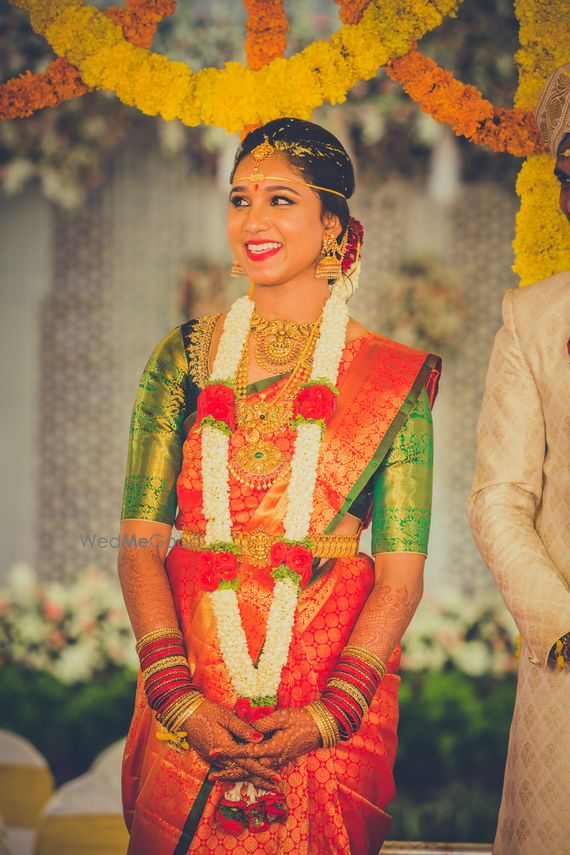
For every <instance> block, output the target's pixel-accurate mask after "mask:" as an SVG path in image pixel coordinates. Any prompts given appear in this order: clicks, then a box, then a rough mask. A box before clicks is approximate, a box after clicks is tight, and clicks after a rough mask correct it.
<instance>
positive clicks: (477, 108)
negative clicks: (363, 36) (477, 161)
mask: <svg viewBox="0 0 570 855" xmlns="http://www.w3.org/2000/svg"><path fill="white" fill-rule="evenodd" d="M386 72H387V74H388V75H389V76H390V77H391V78H392V79H393V80H397V81H398V82H399V83H401V84H402V87H403V89H404V91H405V92H406V93H407V94H408V95H409V96H410V98H412V99H413V100H414V101H415V102H416V104H418V105H419V106H420V107H421V109H422V110H423V111H424V112H425V113H428V114H429V115H430V116H432V118H434V119H435V120H436V121H437V122H441V123H442V124H446V125H449V127H450V128H451V129H452V130H453V131H454V132H455V133H456V134H457V135H458V136H464V137H466V138H467V139H468V140H470V141H471V142H474V143H479V144H481V145H486V146H488V148H490V149H492V150H493V151H508V152H510V154H514V155H517V156H519V157H520V156H522V155H526V154H533V153H535V152H540V151H543V150H544V148H545V145H544V142H543V140H542V137H541V135H540V132H539V130H538V128H537V126H536V122H535V120H534V115H533V114H532V112H531V111H530V110H522V109H516V108H515V109H513V110H508V109H505V108H502V107H495V106H494V105H493V104H492V103H491V102H490V101H487V100H486V99H485V98H484V97H483V95H482V94H481V92H480V91H479V90H478V89H477V88H476V87H475V86H471V85H466V84H465V83H461V82H460V81H459V80H456V78H455V76H454V75H453V74H452V72H451V71H446V70H445V69H443V68H441V67H440V66H439V65H438V64H437V63H436V62H434V60H433V59H430V58H429V57H426V56H423V55H422V54H421V53H420V52H419V51H418V50H417V48H416V47H415V46H414V47H413V48H412V49H411V51H409V53H407V54H405V56H401V57H397V58H396V59H394V60H392V61H391V62H390V63H388V65H386Z"/></svg>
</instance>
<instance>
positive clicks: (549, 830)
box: [467, 272, 570, 855]
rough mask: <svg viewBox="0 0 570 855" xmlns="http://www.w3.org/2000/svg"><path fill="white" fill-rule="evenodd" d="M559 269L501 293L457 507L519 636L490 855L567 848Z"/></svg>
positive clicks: (569, 541)
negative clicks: (559, 654) (558, 660)
mask: <svg viewBox="0 0 570 855" xmlns="http://www.w3.org/2000/svg"><path fill="white" fill-rule="evenodd" d="M569 335H570V272H566V273H561V274H558V275H556V276H553V277H551V278H550V279H547V280H545V281H543V282H539V283H537V284H536V285H533V286H530V287H526V288H521V289H514V290H509V291H507V293H506V295H505V298H504V301H503V326H502V328H501V329H500V330H499V332H498V333H497V337H496V340H495V345H494V349H493V353H492V356H491V361H490V365H489V370H488V375H487V381H486V386H485V394H484V398H483V405H482V409H481V414H480V418H479V427H478V457H477V468H476V472H475V476H474V480H473V488H472V492H471V494H470V496H469V499H468V504H467V512H468V518H469V522H470V525H471V528H472V531H473V535H474V538H475V542H476V544H477V547H478V548H479V550H480V552H481V554H482V556H483V558H484V560H485V561H486V563H487V565H488V566H489V569H490V570H491V573H492V574H493V576H494V578H495V581H496V583H497V585H498V587H499V589H500V591H501V594H502V595H503V597H504V600H505V602H506V604H507V606H508V608H509V610H510V611H511V613H512V615H513V617H514V619H515V621H516V623H517V626H518V628H519V631H520V634H521V644H522V648H521V657H520V669H519V677H518V687H517V695H516V702H515V710H514V715H513V721H512V725H511V732H510V738H509V750H508V758H507V764H506V770H505V781H504V787H503V796H502V801H501V808H500V813H499V823H498V829H497V836H496V840H495V847H494V849H493V851H494V853H496V855H565V853H568V852H570V810H569V806H568V793H569V790H570V716H569V709H570V667H568V666H567V667H566V668H565V669H564V671H562V672H558V671H557V670H556V669H555V668H553V667H552V666H551V665H549V664H548V654H549V651H550V649H551V647H552V645H553V644H554V643H555V642H556V641H557V639H558V638H559V637H560V636H562V635H564V634H565V633H566V632H568V631H570V464H569V461H570V356H569V354H568V350H567V340H568V337H569Z"/></svg>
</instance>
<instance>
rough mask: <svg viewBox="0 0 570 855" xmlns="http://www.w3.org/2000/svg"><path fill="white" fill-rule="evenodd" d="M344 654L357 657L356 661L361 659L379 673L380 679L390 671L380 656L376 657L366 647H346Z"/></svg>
mask: <svg viewBox="0 0 570 855" xmlns="http://www.w3.org/2000/svg"><path fill="white" fill-rule="evenodd" d="M343 653H348V654H349V656H350V655H351V656H355V657H356V659H361V660H362V661H363V662H366V664H367V665H370V666H371V668H374V670H375V671H377V672H378V674H379V675H380V679H382V678H383V677H384V676H385V674H386V671H387V670H388V669H387V668H386V664H385V663H384V662H383V661H382V660H381V659H380V657H379V656H376V654H375V653H372V651H371V650H366V649H365V648H364V647H345V648H344V650H343ZM341 655H342V654H341Z"/></svg>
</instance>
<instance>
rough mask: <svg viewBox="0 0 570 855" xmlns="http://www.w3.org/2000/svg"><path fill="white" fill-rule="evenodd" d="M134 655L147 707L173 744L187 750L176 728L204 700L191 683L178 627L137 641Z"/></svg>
mask: <svg viewBox="0 0 570 855" xmlns="http://www.w3.org/2000/svg"><path fill="white" fill-rule="evenodd" d="M136 651H137V653H138V655H139V659H140V665H141V671H142V678H143V683H144V688H145V692H146V696H147V700H148V705H149V706H150V707H151V709H153V710H154V711H155V713H156V718H157V719H158V721H159V722H160V723H161V724H162V725H163V727H165V728H166V729H167V730H168V732H169V733H170V734H171V736H172V738H173V741H175V742H177V744H178V745H181V746H182V747H184V748H187V747H188V743H187V742H185V741H184V737H185V736H186V732H184V731H179V727H180V725H181V724H182V723H183V722H184V721H185V720H186V719H187V718H188V716H189V715H191V714H192V713H193V712H195V710H197V709H198V707H199V706H200V704H201V703H202V702H203V701H204V700H205V698H204V696H203V695H202V694H201V692H199V691H198V690H197V688H196V686H194V684H193V683H192V679H191V677H190V668H189V667H188V659H187V657H186V650H185V648H184V642H183V639H182V633H181V632H180V630H179V629H178V627H162V628H160V629H155V630H153V631H152V632H148V633H146V634H145V635H143V636H142V638H140V639H139V640H138V642H137V644H136Z"/></svg>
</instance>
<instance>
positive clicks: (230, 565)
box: [216, 552, 237, 582]
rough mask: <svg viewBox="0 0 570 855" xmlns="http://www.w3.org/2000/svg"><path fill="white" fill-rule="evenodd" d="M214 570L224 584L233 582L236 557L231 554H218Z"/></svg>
mask: <svg viewBox="0 0 570 855" xmlns="http://www.w3.org/2000/svg"><path fill="white" fill-rule="evenodd" d="M216 570H217V571H218V573H219V574H220V576H221V578H222V579H223V580H224V582H233V580H234V579H235V578H236V576H237V557H236V556H235V555H234V554H233V552H218V553H217V555H216Z"/></svg>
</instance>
